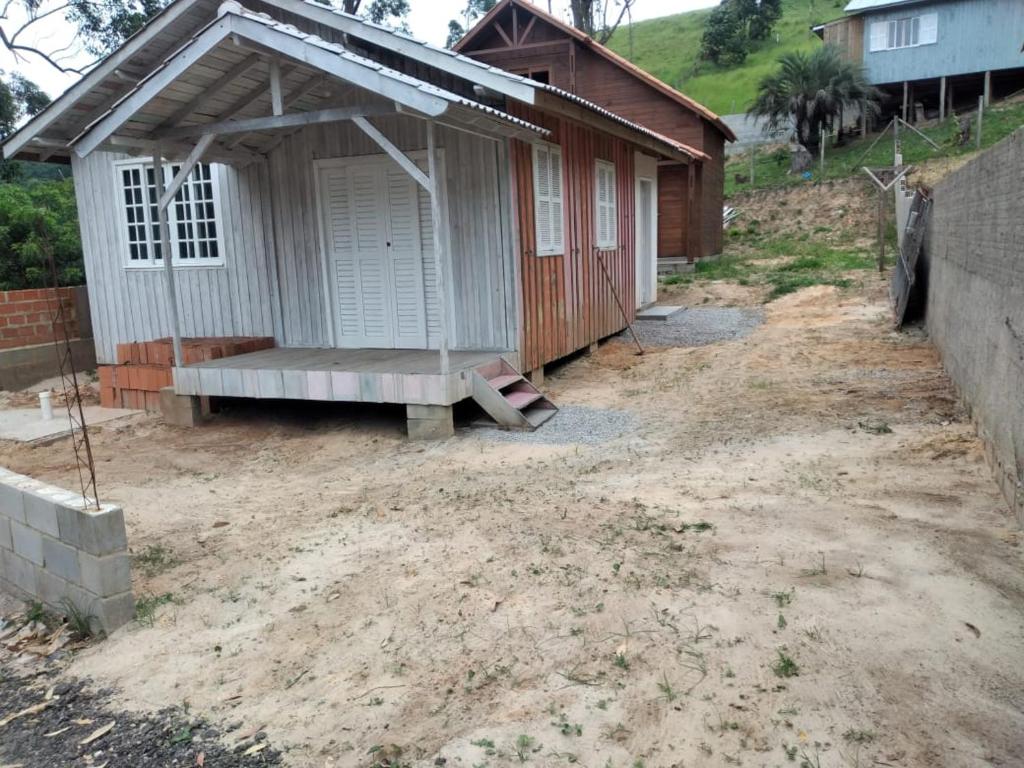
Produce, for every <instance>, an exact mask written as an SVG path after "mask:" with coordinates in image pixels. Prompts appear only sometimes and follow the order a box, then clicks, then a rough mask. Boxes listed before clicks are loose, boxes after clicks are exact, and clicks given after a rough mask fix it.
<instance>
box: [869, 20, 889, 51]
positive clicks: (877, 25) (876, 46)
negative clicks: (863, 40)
mask: <svg viewBox="0 0 1024 768" xmlns="http://www.w3.org/2000/svg"><path fill="white" fill-rule="evenodd" d="M888 40H889V22H887V21H873V22H871V50H872V51H884V50H885V49H886V48H888Z"/></svg>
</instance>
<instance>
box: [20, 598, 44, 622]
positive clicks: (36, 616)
mask: <svg viewBox="0 0 1024 768" xmlns="http://www.w3.org/2000/svg"><path fill="white" fill-rule="evenodd" d="M25 623H26V624H33V623H39V624H45V623H46V607H45V606H44V605H43V604H42V603H40V602H39V601H38V600H33V601H32V602H31V603H29V604H28V609H27V610H26V611H25Z"/></svg>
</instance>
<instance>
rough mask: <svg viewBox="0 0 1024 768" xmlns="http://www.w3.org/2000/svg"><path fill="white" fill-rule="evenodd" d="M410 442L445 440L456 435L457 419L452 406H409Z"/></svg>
mask: <svg viewBox="0 0 1024 768" xmlns="http://www.w3.org/2000/svg"><path fill="white" fill-rule="evenodd" d="M405 408H406V415H407V417H408V421H407V428H408V432H409V439H410V440H444V439H446V438H449V437H451V436H452V435H454V434H455V419H454V415H453V410H452V407H451V406H450V405H407V406H406V407H405Z"/></svg>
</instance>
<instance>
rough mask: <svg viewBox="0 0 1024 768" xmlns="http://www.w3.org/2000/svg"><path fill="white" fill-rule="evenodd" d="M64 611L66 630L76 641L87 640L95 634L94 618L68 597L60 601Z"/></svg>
mask: <svg viewBox="0 0 1024 768" xmlns="http://www.w3.org/2000/svg"><path fill="white" fill-rule="evenodd" d="M60 604H61V607H62V608H63V609H64V616H65V618H66V619H67V622H68V628H69V629H70V630H71V634H72V635H73V636H74V637H75V639H76V640H88V639H89V638H90V637H92V636H93V635H94V634H95V630H94V629H93V625H94V624H95V623H96V616H95V615H94V614H91V613H89V612H88V609H86V608H82V607H81V606H79V605H77V604H76V603H75V601H74V600H72V599H71V598H70V597H65V598H64V599H63V600H61V601H60Z"/></svg>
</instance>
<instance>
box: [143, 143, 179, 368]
mask: <svg viewBox="0 0 1024 768" xmlns="http://www.w3.org/2000/svg"><path fill="white" fill-rule="evenodd" d="M142 183H143V189H145V186H146V179H145V178H143V179H142ZM153 184H154V185H155V186H156V190H157V196H158V200H159V199H160V198H162V197H163V196H164V189H165V188H164V158H163V152H162V151H161V149H160V145H159V144H157V146H156V147H155V148H154V149H153ZM157 221H158V224H159V227H160V256H161V258H162V259H163V262H164V278H165V284H166V287H167V303H168V305H169V306H170V311H171V336H172V338H173V340H174V364H175V366H184V365H185V358H184V357H183V356H182V354H181V321H180V319H179V318H178V290H177V288H176V287H175V285H174V265H173V264H171V228H170V225H169V224H168V223H167V206H166V205H160V204H159V203H158V204H157Z"/></svg>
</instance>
